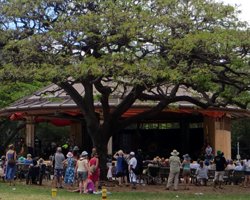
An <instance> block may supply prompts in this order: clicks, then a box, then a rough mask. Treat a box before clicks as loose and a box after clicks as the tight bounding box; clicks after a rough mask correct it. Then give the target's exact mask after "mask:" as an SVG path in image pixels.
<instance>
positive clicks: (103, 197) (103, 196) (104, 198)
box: [102, 188, 107, 200]
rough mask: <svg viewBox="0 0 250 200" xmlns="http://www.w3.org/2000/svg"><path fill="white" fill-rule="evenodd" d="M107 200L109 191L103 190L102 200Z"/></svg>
mask: <svg viewBox="0 0 250 200" xmlns="http://www.w3.org/2000/svg"><path fill="white" fill-rule="evenodd" d="M106 199H107V189H106V188H103V189H102V200H106Z"/></svg>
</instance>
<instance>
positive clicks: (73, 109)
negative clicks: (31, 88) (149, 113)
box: [0, 84, 250, 118]
mask: <svg viewBox="0 0 250 200" xmlns="http://www.w3.org/2000/svg"><path fill="white" fill-rule="evenodd" d="M74 87H75V89H76V90H77V91H78V92H79V93H80V94H84V88H83V86H82V85H81V84H75V85H74ZM187 92H188V91H187V90H184V89H182V90H181V93H182V94H183V93H187ZM96 94H97V92H96ZM192 95H193V94H192ZM109 101H110V106H111V107H112V106H113V107H115V106H116V105H117V104H118V103H119V102H120V99H119V98H118V96H111V98H110V99H109ZM154 104H155V102H152V101H150V102H149V101H147V102H142V101H136V102H135V104H134V105H133V107H132V108H131V109H130V110H129V111H128V112H127V113H125V116H126V115H127V116H130V115H133V114H136V113H138V112H141V111H143V110H145V109H149V108H150V107H151V106H152V105H154ZM95 106H96V109H97V110H98V109H100V106H101V104H100V102H99V101H98V100H96V101H95ZM163 112H172V113H200V114H203V115H208V116H215V117H216V116H217V117H220V116H223V115H225V114H226V115H227V116H229V117H231V118H243V117H250V110H243V109H240V108H237V107H233V106H228V107H226V108H209V109H206V110H204V109H200V108H198V107H197V106H195V105H193V104H191V103H189V102H179V103H175V104H172V105H170V107H168V108H166V109H165V110H163ZM14 113H26V115H34V116H41V115H42V116H45V115H50V114H53V115H55V114H56V113H70V114H71V115H72V116H77V115H79V114H80V115H81V112H80V109H79V108H78V107H77V105H76V104H75V102H74V101H73V100H72V99H71V97H70V96H69V95H68V94H67V93H66V92H65V91H64V90H62V89H60V88H59V87H58V86H57V85H55V84H51V85H49V86H47V87H45V88H43V89H41V90H40V91H37V92H35V93H34V94H32V95H30V96H26V97H24V98H22V99H20V100H18V101H16V102H14V103H13V104H11V105H10V106H8V107H6V108H4V109H1V110H0V116H5V117H6V116H7V117H8V116H11V115H12V114H14Z"/></svg>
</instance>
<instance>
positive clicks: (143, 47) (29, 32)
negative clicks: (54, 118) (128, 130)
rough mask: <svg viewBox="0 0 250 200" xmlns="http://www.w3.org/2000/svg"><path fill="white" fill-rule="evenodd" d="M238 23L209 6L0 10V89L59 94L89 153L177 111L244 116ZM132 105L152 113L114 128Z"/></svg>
mask: <svg viewBox="0 0 250 200" xmlns="http://www.w3.org/2000/svg"><path fill="white" fill-rule="evenodd" d="M237 14H238V11H237V10H236V9H235V8H234V7H232V6H230V5H225V4H223V3H218V2H216V1H214V0H178V1H176V0H157V1H156V0H92V1H91V0H56V1H50V0H32V1H28V0H1V4H0V32H1V33H0V56H1V60H0V80H1V82H4V83H5V82H8V81H17V80H19V81H22V82H30V81H34V80H36V81H51V82H53V83H56V84H58V85H59V86H60V87H61V88H63V89H64V90H65V91H66V92H67V93H68V94H69V95H70V96H71V97H72V99H73V100H74V101H75V102H76V104H77V105H78V106H79V108H81V110H82V112H83V114H84V116H85V121H86V125H87V128H88V130H89V132H90V135H91V137H92V140H93V142H94V145H97V146H98V144H100V143H101V141H102V143H105V144H106V143H107V141H108V139H109V137H110V136H112V135H113V134H114V133H115V132H116V131H117V130H119V128H123V127H124V126H126V125H128V124H129V123H131V122H133V121H134V120H136V119H139V118H141V117H147V116H148V115H152V114H155V113H157V112H160V111H161V110H162V109H164V108H166V107H168V106H169V105H171V104H172V103H175V102H179V101H188V102H191V103H193V104H195V105H197V106H200V107H203V108H208V107H211V106H214V107H224V106H226V105H228V104H230V105H237V106H239V107H241V108H247V106H248V105H249V102H250V95H249V89H250V88H249V87H250V79H249V77H250V76H249V75H250V66H249V65H250V62H249V61H250V60H249V55H250V32H249V25H248V24H247V23H246V22H241V21H239V20H238V18H237ZM73 83H80V84H82V85H83V87H84V89H85V93H84V95H83V96H82V95H81V94H79V93H77V91H76V90H75V89H74V88H73V87H72V85H73ZM181 88H182V89H183V88H184V89H186V90H188V91H189V92H188V93H182V94H179V93H178V92H179V91H180V89H181ZM94 91H95V92H94ZM190 91H191V93H192V95H190ZM112 95H115V96H116V97H117V98H119V99H120V103H119V104H118V105H117V106H116V108H113V107H112V108H111V106H110V103H109V100H110V98H111V96H112ZM97 96H98V97H99V99H100V103H101V107H102V113H103V122H102V123H100V121H99V118H98V117H97V115H96V113H95V108H94V99H95V98H96V97H97ZM137 100H140V101H154V102H155V103H156V104H155V106H152V109H151V110H150V111H146V112H145V113H143V114H139V115H137V116H133V117H131V118H129V119H126V120H122V119H121V116H122V115H123V113H125V112H126V111H127V110H128V109H129V108H130V107H131V106H133V104H134V103H135V102H136V101H137Z"/></svg>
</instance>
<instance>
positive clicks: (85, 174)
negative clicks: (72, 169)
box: [77, 172, 88, 181]
mask: <svg viewBox="0 0 250 200" xmlns="http://www.w3.org/2000/svg"><path fill="white" fill-rule="evenodd" d="M87 178H88V172H77V180H78V181H86V180H87Z"/></svg>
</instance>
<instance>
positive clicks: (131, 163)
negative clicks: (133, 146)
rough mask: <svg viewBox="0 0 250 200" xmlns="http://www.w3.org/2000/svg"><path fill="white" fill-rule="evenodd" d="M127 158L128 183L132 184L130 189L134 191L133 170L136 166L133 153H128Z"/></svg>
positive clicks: (134, 176)
mask: <svg viewBox="0 0 250 200" xmlns="http://www.w3.org/2000/svg"><path fill="white" fill-rule="evenodd" d="M129 156H130V160H129V163H128V171H129V178H130V183H132V188H133V189H136V174H135V168H136V165H137V160H136V158H135V153H134V152H133V151H131V152H130V154H129Z"/></svg>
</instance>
